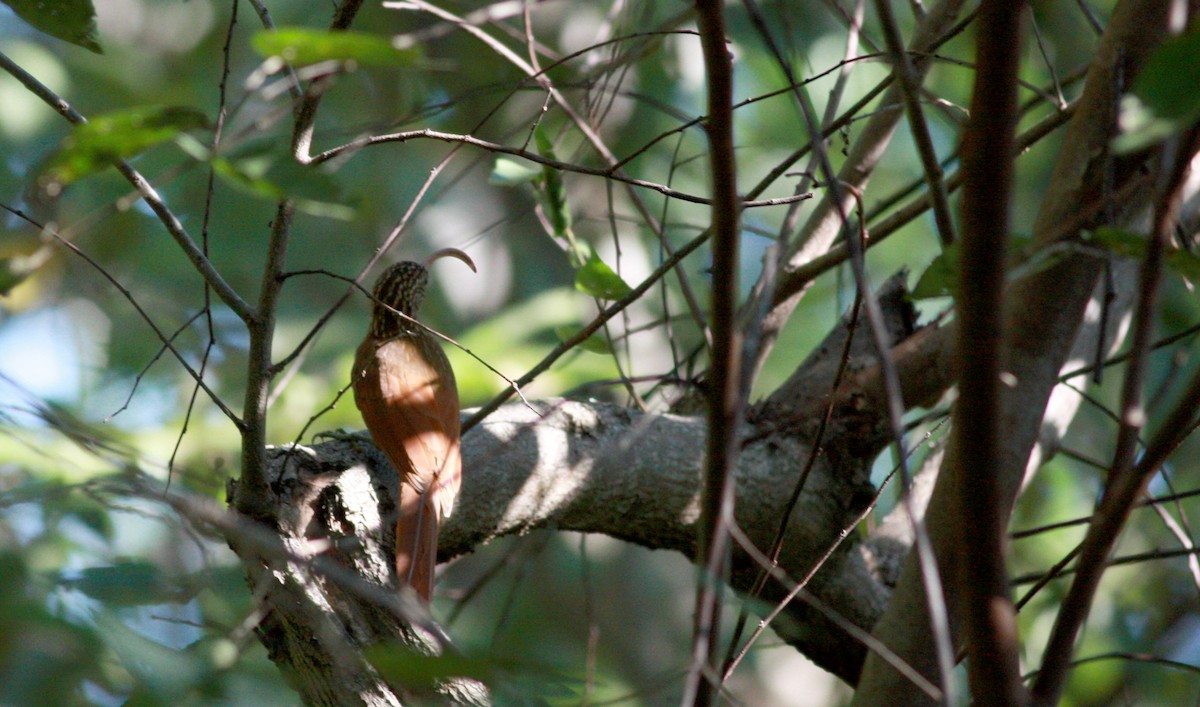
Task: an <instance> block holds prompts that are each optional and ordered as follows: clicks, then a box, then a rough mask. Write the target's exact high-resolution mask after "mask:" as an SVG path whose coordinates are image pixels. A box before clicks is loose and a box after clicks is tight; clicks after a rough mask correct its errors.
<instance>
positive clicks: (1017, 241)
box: [910, 233, 1062, 299]
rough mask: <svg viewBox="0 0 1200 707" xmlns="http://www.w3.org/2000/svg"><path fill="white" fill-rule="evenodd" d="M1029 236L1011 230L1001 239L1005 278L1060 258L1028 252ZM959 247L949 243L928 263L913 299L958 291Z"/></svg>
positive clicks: (939, 295) (957, 243) (1025, 272)
mask: <svg viewBox="0 0 1200 707" xmlns="http://www.w3.org/2000/svg"><path fill="white" fill-rule="evenodd" d="M1032 242H1033V239H1032V237H1031V236H1030V235H1029V234H1027V233H1012V234H1009V237H1008V238H1007V239H1005V242H1004V252H1005V258H1004V261H1005V267H1006V268H1007V274H1006V275H1005V277H1006V279H1008V280H1012V279H1015V278H1018V277H1022V276H1026V275H1029V274H1030V273H1032V272H1036V271H1037V270H1039V269H1042V268H1047V267H1049V266H1051V265H1053V264H1054V263H1056V262H1058V260H1059V259H1060V258H1061V257H1062V254H1061V253H1053V252H1048V251H1047V249H1042V250H1039V251H1037V252H1035V253H1030V252H1029V246H1030V245H1031V244H1032ZM961 252H962V246H961V244H960V243H959V242H954V243H951V244H950V245H949V246H947V247H946V249H945V250H943V251H942V252H941V253H940V254H938V256H937V257H936V258H934V259H933V261H932V262H930V263H929V267H927V268H925V272H923V273H921V277H919V278H917V284H916V286H915V287H913V289H912V293H911V295H910V296H911V297H912V298H913V299H930V298H932V297H953V296H954V295H955V294H957V292H958V272H959V258H960V257H961V255H960V254H961Z"/></svg>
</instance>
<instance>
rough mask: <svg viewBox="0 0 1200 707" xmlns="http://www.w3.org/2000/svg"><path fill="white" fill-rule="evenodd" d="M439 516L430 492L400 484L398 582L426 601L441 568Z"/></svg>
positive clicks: (397, 531) (397, 527)
mask: <svg viewBox="0 0 1200 707" xmlns="http://www.w3.org/2000/svg"><path fill="white" fill-rule="evenodd" d="M438 525H439V514H438V512H437V509H435V508H434V506H433V499H432V498H431V496H430V494H429V493H421V492H420V491H418V490H416V489H415V488H413V487H412V486H410V485H409V484H405V483H401V484H400V515H399V517H398V518H397V519H396V579H397V580H398V581H399V582H400V583H402V584H407V585H408V586H410V587H412V588H413V589H415V590H416V592H417V594H418V595H419V596H420V597H421V598H422V599H423V600H425V601H426V602H428V601H429V597H430V596H431V595H432V594H433V571H434V568H435V567H436V566H437V544H438Z"/></svg>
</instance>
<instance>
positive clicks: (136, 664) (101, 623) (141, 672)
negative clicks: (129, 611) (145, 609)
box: [96, 612, 213, 704]
mask: <svg viewBox="0 0 1200 707" xmlns="http://www.w3.org/2000/svg"><path fill="white" fill-rule="evenodd" d="M96 626H97V628H99V629H100V635H101V636H103V638H104V642H105V643H106V644H108V646H109V648H111V649H112V651H113V653H115V654H116V656H117V658H118V659H119V660H120V661H121V665H123V666H124V667H125V669H126V670H128V671H129V673H130V674H131V675H133V676H134V677H135V678H136V679H137V681H138V683H139V687H140V688H142V689H143V690H145V691H147V692H149V693H150V694H149V695H145V694H140V693H135V694H138V699H139V700H142V701H143V702H142V703H143V704H154V703H155V702H158V703H161V704H179V702H180V700H181V698H183V697H184V696H186V695H187V694H188V693H190V692H192V691H193V690H197V689H199V688H200V687H201V686H203V685H204V684H205V683H206V682H208V681H209V680H210V679H211V678H212V673H213V670H212V667H211V665H210V664H209V663H208V662H207V661H206V660H205V659H203V658H202V657H200V656H197V655H194V654H192V653H189V652H186V651H177V650H175V649H173V648H170V647H168V646H164V645H163V644H161V643H158V642H157V641H152V640H150V639H149V638H146V637H145V636H142V635H141V634H139V633H137V632H135V631H134V630H132V629H130V628H129V627H128V626H126V625H125V624H124V623H123V622H122V621H121V620H120V619H118V618H116V617H115V616H114V615H112V614H110V613H105V612H102V613H100V614H98V615H97V616H96ZM150 698H157V699H150Z"/></svg>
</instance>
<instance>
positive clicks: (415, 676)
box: [366, 645, 494, 687]
mask: <svg viewBox="0 0 1200 707" xmlns="http://www.w3.org/2000/svg"><path fill="white" fill-rule="evenodd" d="M366 655H367V660H369V661H371V664H372V665H374V666H375V667H376V668H377V669H378V670H379V673H380V675H382V676H383V677H385V678H388V679H389V680H392V681H395V682H396V683H397V684H400V685H406V686H413V687H422V686H423V687H432V686H434V685H436V684H438V683H441V682H445V681H446V680H448V679H450V678H472V679H475V680H479V681H480V682H483V681H486V680H488V679H490V678H491V677H492V674H493V672H494V671H493V670H492V667H491V666H490V665H489V664H488V663H487V662H486V661H483V660H479V659H475V658H468V657H466V656H463V655H460V654H458V653H444V654H442V655H438V656H430V655H423V654H421V653H418V652H416V651H414V650H412V649H410V648H406V647H404V646H398V645H386V646H375V647H372V648H368V649H367V650H366Z"/></svg>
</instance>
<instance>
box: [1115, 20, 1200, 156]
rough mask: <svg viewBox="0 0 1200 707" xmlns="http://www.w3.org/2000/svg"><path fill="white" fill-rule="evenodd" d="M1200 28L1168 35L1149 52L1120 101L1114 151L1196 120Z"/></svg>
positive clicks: (1141, 145)
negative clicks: (1131, 87)
mask: <svg viewBox="0 0 1200 707" xmlns="http://www.w3.org/2000/svg"><path fill="white" fill-rule="evenodd" d="M1198 86H1200V29H1194V30H1192V31H1191V32H1187V33H1186V34H1182V35H1180V36H1178V37H1172V38H1171V39H1168V40H1167V41H1165V42H1163V43H1162V45H1161V46H1160V47H1159V48H1158V49H1156V50H1155V51H1154V53H1153V54H1151V55H1150V58H1149V59H1147V60H1146V64H1145V66H1144V67H1143V68H1142V70H1141V72H1140V73H1138V75H1137V78H1136V79H1134V82H1133V91H1132V92H1131V93H1130V94H1129V95H1127V96H1125V97H1124V98H1123V99H1122V101H1121V134H1120V135H1118V136H1117V137H1116V139H1114V140H1113V150H1114V151H1115V152H1117V153H1128V152H1136V151H1138V150H1141V149H1145V148H1147V147H1150V146H1151V145H1153V144H1155V143H1157V142H1160V141H1162V140H1163V139H1164V138H1166V137H1167V136H1169V135H1171V134H1172V133H1176V132H1179V131H1181V130H1186V129H1188V128H1190V127H1191V126H1192V125H1194V124H1195V123H1196V121H1197V120H1198V119H1200V91H1198V90H1197V87H1198Z"/></svg>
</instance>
